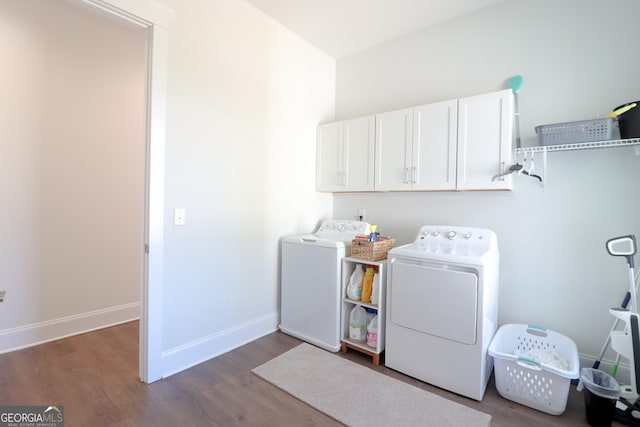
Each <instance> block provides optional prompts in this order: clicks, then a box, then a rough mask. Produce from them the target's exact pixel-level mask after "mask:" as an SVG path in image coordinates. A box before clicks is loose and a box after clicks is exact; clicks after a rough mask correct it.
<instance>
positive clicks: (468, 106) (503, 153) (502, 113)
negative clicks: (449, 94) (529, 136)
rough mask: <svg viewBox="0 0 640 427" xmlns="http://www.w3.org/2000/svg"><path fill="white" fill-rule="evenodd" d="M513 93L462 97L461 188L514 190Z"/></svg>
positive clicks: (459, 125)
mask: <svg viewBox="0 0 640 427" xmlns="http://www.w3.org/2000/svg"><path fill="white" fill-rule="evenodd" d="M512 122H513V93H512V92H511V90H510V89H509V90H503V91H499V92H493V93H489V94H484V95H478V96H471V97H468V98H461V99H459V100H458V156H457V159H458V161H457V170H458V174H457V175H458V184H457V189H458V190H511V189H512V179H511V175H507V176H505V177H503V178H501V179H496V180H495V181H493V180H492V178H493V177H494V176H495V175H497V174H500V173H502V172H504V171H505V170H506V169H507V168H509V166H510V165H511V150H512Z"/></svg>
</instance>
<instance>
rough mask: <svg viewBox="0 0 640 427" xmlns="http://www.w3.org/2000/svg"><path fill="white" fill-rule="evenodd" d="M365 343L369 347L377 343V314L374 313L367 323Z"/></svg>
mask: <svg viewBox="0 0 640 427" xmlns="http://www.w3.org/2000/svg"><path fill="white" fill-rule="evenodd" d="M367 344H368V345H370V346H371V347H375V346H377V345H378V316H377V315H376V316H375V317H374V318H373V320H371V322H369V324H368V325H367Z"/></svg>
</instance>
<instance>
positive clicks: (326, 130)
mask: <svg viewBox="0 0 640 427" xmlns="http://www.w3.org/2000/svg"><path fill="white" fill-rule="evenodd" d="M343 127H344V126H343V123H342V122H336V123H328V124H326V125H320V126H318V134H317V139H316V190H317V191H329V192H332V191H340V190H342V186H343V182H344V167H343V163H344V162H343V160H344V144H343Z"/></svg>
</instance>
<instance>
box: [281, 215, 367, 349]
mask: <svg viewBox="0 0 640 427" xmlns="http://www.w3.org/2000/svg"><path fill="white" fill-rule="evenodd" d="M359 234H364V235H367V234H369V224H368V223H366V222H362V221H349V220H327V221H324V222H323V223H322V225H321V226H320V228H319V229H318V231H316V232H315V233H312V234H305V235H299V236H290V237H285V238H283V239H282V253H281V283H280V330H281V331H282V332H284V333H286V334H289V335H292V336H295V337H297V338H300V339H301V340H304V341H306V342H308V343H311V344H314V345H316V346H318V347H321V348H324V349H325V350H329V351H332V352H334V353H335V352H337V351H339V350H340V348H341V344H340V339H341V335H340V307H341V305H340V303H341V301H342V295H341V292H342V291H341V289H342V288H341V273H342V258H344V257H345V256H349V255H351V242H352V240H353V239H354V238H355V236H357V235H359Z"/></svg>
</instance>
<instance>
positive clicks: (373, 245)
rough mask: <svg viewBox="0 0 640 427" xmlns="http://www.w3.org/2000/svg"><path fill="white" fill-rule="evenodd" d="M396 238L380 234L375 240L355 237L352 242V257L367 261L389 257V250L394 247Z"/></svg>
mask: <svg viewBox="0 0 640 427" xmlns="http://www.w3.org/2000/svg"><path fill="white" fill-rule="evenodd" d="M395 242H396V241H395V239H392V238H390V237H389V236H378V239H377V240H376V241H375V242H370V241H369V240H367V239H353V241H352V242H351V258H357V259H364V260H367V261H380V260H383V259H385V258H386V257H387V252H389V251H390V250H391V248H393V245H394V244H395Z"/></svg>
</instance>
